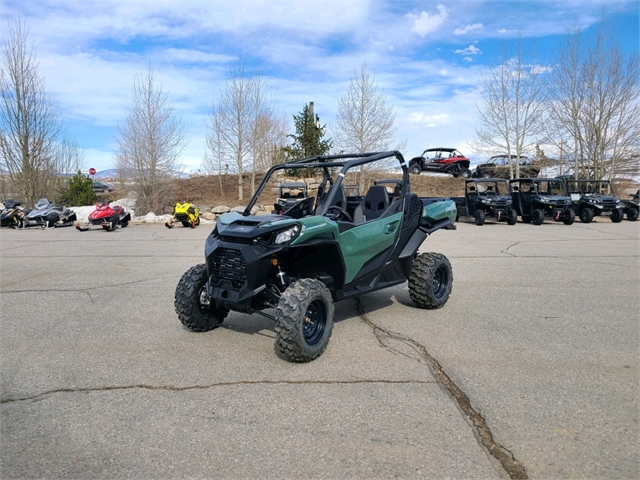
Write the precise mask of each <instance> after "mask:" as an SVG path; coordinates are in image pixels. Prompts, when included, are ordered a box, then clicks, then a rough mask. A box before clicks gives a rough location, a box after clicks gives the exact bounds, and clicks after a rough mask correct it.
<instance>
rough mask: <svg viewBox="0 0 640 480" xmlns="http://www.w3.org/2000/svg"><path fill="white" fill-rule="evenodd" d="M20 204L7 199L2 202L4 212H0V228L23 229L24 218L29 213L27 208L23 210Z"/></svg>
mask: <svg viewBox="0 0 640 480" xmlns="http://www.w3.org/2000/svg"><path fill="white" fill-rule="evenodd" d="M21 205H22V202H17V201H16V200H13V199H11V198H10V199H8V200H7V201H6V202H4V210H2V220H1V221H0V226H2V227H11V228H23V227H24V224H25V221H26V218H25V217H26V216H27V214H28V213H29V212H30V211H31V209H29V208H23V207H22V206H21Z"/></svg>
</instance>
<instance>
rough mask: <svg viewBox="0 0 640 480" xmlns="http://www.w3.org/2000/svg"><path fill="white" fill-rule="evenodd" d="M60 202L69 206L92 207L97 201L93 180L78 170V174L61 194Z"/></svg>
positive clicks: (70, 180)
mask: <svg viewBox="0 0 640 480" xmlns="http://www.w3.org/2000/svg"><path fill="white" fill-rule="evenodd" d="M59 200H60V203H61V204H63V205H67V206H69V205H72V206H76V207H80V206H82V205H92V204H93V203H95V201H96V200H97V197H96V194H95V192H94V191H93V180H91V179H90V178H89V177H87V176H86V175H85V174H83V173H82V172H81V171H80V170H78V173H76V174H75V175H74V176H73V177H71V178H70V179H69V182H68V183H67V186H66V188H64V189H63V190H62V191H61V192H60V197H59Z"/></svg>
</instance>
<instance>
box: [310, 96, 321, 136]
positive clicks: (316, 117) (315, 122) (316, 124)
mask: <svg viewBox="0 0 640 480" xmlns="http://www.w3.org/2000/svg"><path fill="white" fill-rule="evenodd" d="M309 113H310V114H311V120H312V121H313V126H314V127H315V129H316V130H320V116H319V115H315V114H314V112H313V102H309Z"/></svg>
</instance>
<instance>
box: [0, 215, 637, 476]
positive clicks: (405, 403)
mask: <svg viewBox="0 0 640 480" xmlns="http://www.w3.org/2000/svg"><path fill="white" fill-rule="evenodd" d="M209 230H210V229H209V228H208V226H206V225H201V226H200V227H198V228H196V229H195V230H191V229H182V228H174V229H173V230H166V229H165V228H164V227H162V226H161V225H132V226H130V227H128V228H126V229H123V230H119V231H115V232H103V231H101V230H91V231H88V232H83V233H80V232H77V231H76V230H74V229H71V228H66V229H65V228H61V229H56V230H47V231H42V230H35V229H30V230H26V231H20V230H6V229H2V231H0V294H1V295H0V302H1V304H0V321H1V323H0V347H1V352H0V375H1V376H0V379H1V382H2V383H1V394H0V410H1V425H0V429H1V430H0V434H1V435H0V468H1V470H0V477H1V478H33V477H39V478H42V477H46V478H94V477H110V478H113V477H126V478H168V477H171V478H176V477H177V478H182V477H198V478H203V477H204V478H318V477H322V478H391V477H400V478H509V477H511V478H525V477H528V478H637V477H638V474H639V472H640V449H639V446H640V442H639V431H640V428H639V426H640V425H639V412H640V408H639V406H640V405H639V404H640V372H639V369H640V368H639V353H638V352H639V351H640V348H639V347H640V333H639V330H640V321H639V320H640V316H639V312H640V304H639V297H640V278H639V275H640V268H639V267H640V265H639V254H640V240H639V233H640V222H634V223H632V222H628V221H623V222H622V223H620V224H613V223H611V222H610V221H609V219H608V218H597V219H596V222H594V223H591V224H581V223H579V222H578V223H576V224H574V225H572V226H565V225H563V224H555V223H548V222H545V224H544V225H542V226H533V225H526V224H521V223H518V224H517V225H516V226H508V225H506V224H495V223H487V224H485V225H484V226H483V227H476V226H475V225H473V224H472V223H465V222H462V223H460V224H459V227H458V230H457V231H440V232H436V233H435V234H434V235H433V236H432V237H430V238H428V239H427V241H426V242H425V243H424V244H423V247H422V249H423V251H435V252H440V253H443V254H445V255H447V257H448V258H449V259H450V260H451V263H452V265H453V272H454V286H453V292H452V295H451V297H450V300H449V302H448V303H447V305H445V306H444V307H443V308H442V309H439V310H434V311H429V310H420V309H417V308H415V307H414V306H413V305H412V302H411V300H410V298H409V294H408V291H407V288H406V284H405V285H402V286H398V287H394V288H391V289H387V290H383V291H380V292H375V293H371V294H367V295H364V296H362V297H360V299H359V301H354V300H346V301H343V302H341V303H338V304H337V305H336V325H335V328H334V331H333V335H332V338H331V342H330V344H329V347H328V348H327V350H326V352H325V353H324V354H323V355H322V356H321V357H320V358H319V359H318V360H316V361H314V362H312V363H309V364H302V365H298V364H291V363H287V362H284V361H282V360H280V359H279V358H278V357H277V356H276V355H275V353H274V349H273V342H274V338H275V337H274V333H273V324H272V322H271V321H270V320H268V319H266V318H262V317H260V316H252V317H250V316H246V315H243V314H239V313H234V312H232V313H230V315H229V317H228V318H227V320H226V321H225V323H224V325H223V326H222V327H220V328H219V329H217V330H214V331H212V332H207V333H192V332H189V331H187V330H186V329H184V328H183V327H182V326H181V324H180V322H179V321H178V319H177V317H176V315H175V312H174V309H173V293H174V290H175V286H176V283H177V281H178V279H179V278H180V276H181V275H182V274H183V273H184V271H186V270H187V269H188V268H189V267H191V266H193V265H195V264H197V263H202V262H203V253H202V252H203V248H204V239H205V237H206V235H207V234H208V232H209Z"/></svg>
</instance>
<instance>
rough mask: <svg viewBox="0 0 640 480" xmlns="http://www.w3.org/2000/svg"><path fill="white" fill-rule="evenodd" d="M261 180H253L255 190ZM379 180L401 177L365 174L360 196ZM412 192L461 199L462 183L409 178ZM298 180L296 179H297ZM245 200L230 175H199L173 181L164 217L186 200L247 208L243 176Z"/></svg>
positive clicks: (247, 181) (265, 197)
mask: <svg viewBox="0 0 640 480" xmlns="http://www.w3.org/2000/svg"><path fill="white" fill-rule="evenodd" d="M262 178H263V176H262V175H260V176H258V177H257V178H256V181H255V187H256V188H257V187H258V185H259V184H260V181H262ZM382 178H401V176H400V175H394V174H389V173H388V172H368V173H366V174H365V178H364V182H363V184H362V185H360V192H361V193H363V192H366V191H367V189H368V188H369V186H370V185H372V184H373V182H374V180H376V179H382ZM409 178H410V181H411V191H413V192H415V193H417V194H418V195H419V196H421V197H452V196H461V195H464V179H462V178H453V177H450V176H431V175H425V174H424V173H423V174H422V175H411V176H410V177H409ZM296 180H297V179H296ZM351 183H356V182H355V180H353V179H346V180H345V184H351ZM243 189H244V198H243V200H239V199H238V177H237V176H232V175H222V176H218V175H202V176H197V177H191V178H183V179H176V180H174V182H173V185H172V188H171V194H170V197H171V198H168V199H167V205H168V206H167V207H166V209H165V210H166V211H164V212H156V213H158V214H163V213H164V214H167V213H171V212H172V211H173V205H175V202H176V201H177V200H178V199H180V198H186V199H187V200H189V201H190V202H192V203H194V204H196V205H199V206H201V207H214V206H218V205H227V206H229V207H235V206H238V205H246V204H247V203H248V202H249V200H250V199H251V177H250V176H248V175H246V176H245V177H244V178H243ZM126 193H127V192H126V191H125V190H122V189H116V190H115V191H114V192H110V193H109V197H110V198H113V199H116V198H121V197H123V196H126ZM276 198H277V193H276V192H275V191H273V190H272V189H271V188H265V190H264V191H263V192H262V195H261V196H260V203H262V204H264V205H268V204H271V203H273V202H275V200H276Z"/></svg>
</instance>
